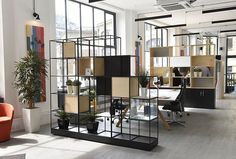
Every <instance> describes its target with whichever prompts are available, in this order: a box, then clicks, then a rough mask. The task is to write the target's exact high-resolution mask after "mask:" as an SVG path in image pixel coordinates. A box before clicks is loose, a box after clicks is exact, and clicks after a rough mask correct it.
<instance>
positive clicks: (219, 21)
mask: <svg viewBox="0 0 236 159" xmlns="http://www.w3.org/2000/svg"><path fill="white" fill-rule="evenodd" d="M235 21H236V19H226V20H216V21H212V22H211V23H212V24H218V23H228V22H235Z"/></svg>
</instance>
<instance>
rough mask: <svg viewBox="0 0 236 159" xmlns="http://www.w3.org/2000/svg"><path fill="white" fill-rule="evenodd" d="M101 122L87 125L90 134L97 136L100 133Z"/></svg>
mask: <svg viewBox="0 0 236 159" xmlns="http://www.w3.org/2000/svg"><path fill="white" fill-rule="evenodd" d="M98 125H99V122H97V121H96V122H93V123H87V130H88V132H89V133H93V134H96V133H97V131H98Z"/></svg>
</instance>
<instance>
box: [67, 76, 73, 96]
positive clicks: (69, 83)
mask: <svg viewBox="0 0 236 159" xmlns="http://www.w3.org/2000/svg"><path fill="white" fill-rule="evenodd" d="M72 84H73V82H72V81H71V80H70V79H69V80H67V81H66V86H67V93H68V94H72V93H73V89H72Z"/></svg>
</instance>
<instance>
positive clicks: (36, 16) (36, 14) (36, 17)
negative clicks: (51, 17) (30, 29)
mask: <svg viewBox="0 0 236 159" xmlns="http://www.w3.org/2000/svg"><path fill="white" fill-rule="evenodd" d="M33 11H34V13H33V17H34V18H35V20H40V17H39V14H38V13H36V12H35V0H33Z"/></svg>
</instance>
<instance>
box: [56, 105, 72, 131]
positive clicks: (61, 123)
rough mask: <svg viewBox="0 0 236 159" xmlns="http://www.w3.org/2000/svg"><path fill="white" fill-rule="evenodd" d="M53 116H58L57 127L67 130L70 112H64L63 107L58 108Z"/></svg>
mask: <svg viewBox="0 0 236 159" xmlns="http://www.w3.org/2000/svg"><path fill="white" fill-rule="evenodd" d="M55 116H56V117H58V118H59V119H57V123H58V127H59V129H64V130H68V127H69V123H70V118H71V116H70V114H68V113H66V112H65V111H64V110H63V109H59V110H57V111H56V114H55Z"/></svg>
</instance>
